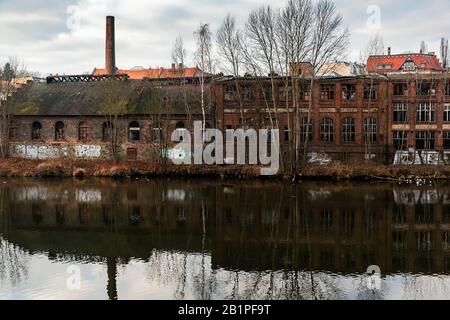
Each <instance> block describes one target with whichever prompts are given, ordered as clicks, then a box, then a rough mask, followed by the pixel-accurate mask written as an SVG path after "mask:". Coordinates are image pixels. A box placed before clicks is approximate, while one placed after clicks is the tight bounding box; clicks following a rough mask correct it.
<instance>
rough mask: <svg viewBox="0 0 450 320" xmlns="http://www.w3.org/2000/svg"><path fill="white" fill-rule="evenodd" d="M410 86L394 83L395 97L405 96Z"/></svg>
mask: <svg viewBox="0 0 450 320" xmlns="http://www.w3.org/2000/svg"><path fill="white" fill-rule="evenodd" d="M407 90H408V85H407V84H406V83H394V96H405V95H406V94H407Z"/></svg>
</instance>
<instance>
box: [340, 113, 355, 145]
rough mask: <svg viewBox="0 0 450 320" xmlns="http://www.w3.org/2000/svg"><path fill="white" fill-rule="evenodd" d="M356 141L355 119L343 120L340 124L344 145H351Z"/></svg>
mask: <svg viewBox="0 0 450 320" xmlns="http://www.w3.org/2000/svg"><path fill="white" fill-rule="evenodd" d="M355 139H356V129H355V119H353V118H345V119H344V121H343V123H342V140H343V141H344V142H345V143H353V142H355Z"/></svg>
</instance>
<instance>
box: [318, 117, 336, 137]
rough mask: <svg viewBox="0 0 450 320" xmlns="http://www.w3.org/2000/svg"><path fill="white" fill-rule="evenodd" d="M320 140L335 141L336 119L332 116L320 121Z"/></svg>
mask: <svg viewBox="0 0 450 320" xmlns="http://www.w3.org/2000/svg"><path fill="white" fill-rule="evenodd" d="M320 141H322V142H333V141H334V121H333V119H331V118H324V119H322V120H321V121H320Z"/></svg>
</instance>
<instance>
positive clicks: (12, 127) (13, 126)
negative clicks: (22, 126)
mask: <svg viewBox="0 0 450 320" xmlns="http://www.w3.org/2000/svg"><path fill="white" fill-rule="evenodd" d="M9 138H10V139H11V140H15V139H17V123H16V122H15V121H11V122H10V123H9Z"/></svg>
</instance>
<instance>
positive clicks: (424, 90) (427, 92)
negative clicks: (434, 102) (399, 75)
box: [417, 81, 436, 97]
mask: <svg viewBox="0 0 450 320" xmlns="http://www.w3.org/2000/svg"><path fill="white" fill-rule="evenodd" d="M417 95H418V96H422V97H429V96H432V97H434V96H435V95H436V87H435V84H434V83H433V84H432V83H431V82H428V81H426V82H419V83H418V84H417Z"/></svg>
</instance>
